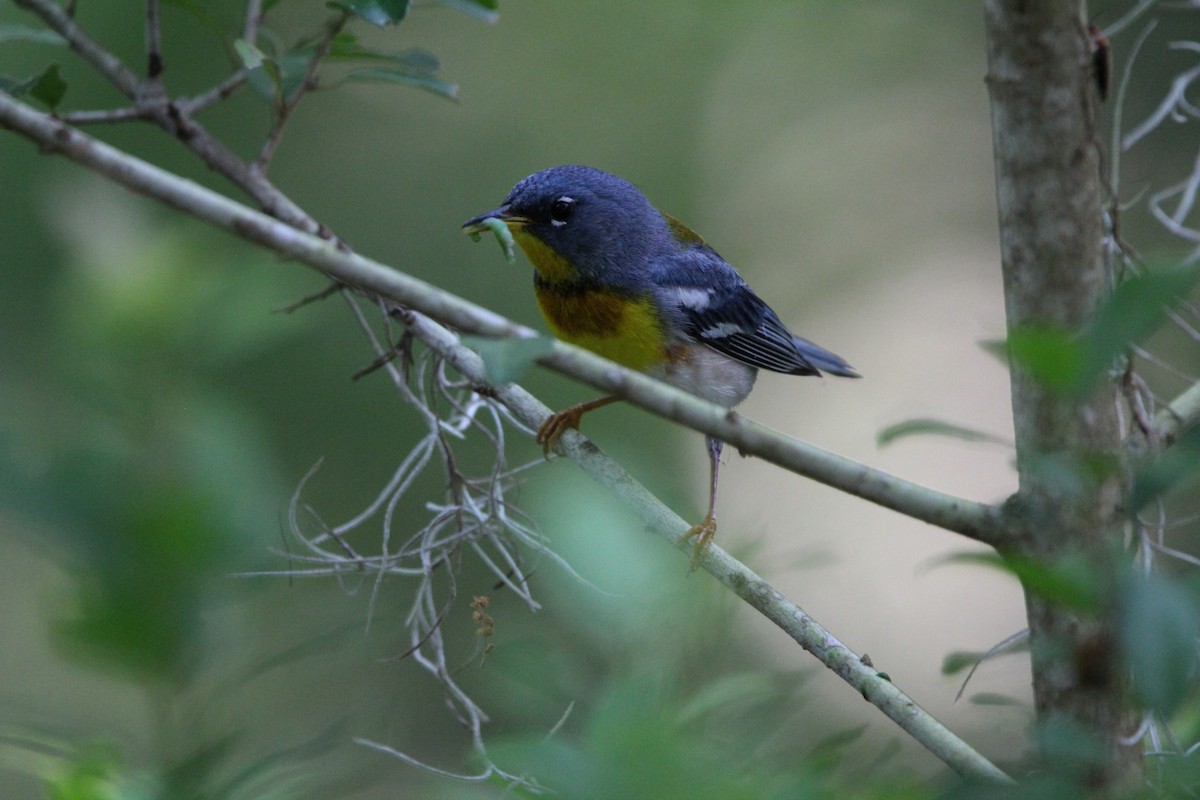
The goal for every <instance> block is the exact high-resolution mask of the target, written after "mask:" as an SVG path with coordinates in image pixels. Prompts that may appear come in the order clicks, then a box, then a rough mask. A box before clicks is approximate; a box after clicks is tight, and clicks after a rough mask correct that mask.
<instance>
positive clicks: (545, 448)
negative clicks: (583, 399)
mask: <svg viewBox="0 0 1200 800" xmlns="http://www.w3.org/2000/svg"><path fill="white" fill-rule="evenodd" d="M584 411H585V409H584V408H583V406H582V405H579V406H571V407H570V408H568V409H565V410H563V411H559V412H557V413H554V414H551V415H550V416H548V417H546V419H545V421H544V422H542V424H541V426H540V427H539V428H538V432H537V436H536V437H535V439H534V441H536V442H537V443H538V444H540V445H541V446H542V454H543V455H545V456H547V457H549V456H550V451H551V450H553V449H554V448H555V447H556V446H557V445H558V440H559V439H561V438H562V435H563V433H564V432H565V431H566V430H568V429H572V430H579V421H580V420H581V419H582V418H583V412H584Z"/></svg>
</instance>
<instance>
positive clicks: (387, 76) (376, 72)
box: [346, 67, 458, 100]
mask: <svg viewBox="0 0 1200 800" xmlns="http://www.w3.org/2000/svg"><path fill="white" fill-rule="evenodd" d="M346 80H348V81H354V82H355V83H399V84H402V85H404V86H414V87H416V88H418V89H424V90H425V91H427V92H433V93H434V94H436V95H441V96H442V97H447V98H449V99H451V100H457V99H458V85H457V84H453V83H449V82H447V81H443V80H438V79H437V78H433V77H431V76H429V75H427V74H425V73H423V72H414V71H412V70H405V69H391V68H388V67H375V68H371V69H359V70H355V71H354V72H351V73H350V74H349V75H347V76H346Z"/></svg>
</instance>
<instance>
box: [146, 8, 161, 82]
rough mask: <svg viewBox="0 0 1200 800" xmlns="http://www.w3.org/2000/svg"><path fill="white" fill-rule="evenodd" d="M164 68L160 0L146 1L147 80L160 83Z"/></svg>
mask: <svg viewBox="0 0 1200 800" xmlns="http://www.w3.org/2000/svg"><path fill="white" fill-rule="evenodd" d="M163 66H164V65H163V56H162V23H161V22H160V21H159V8H158V0H146V79H147V80H150V81H154V82H158V80H159V77H160V76H161V75H162V72H163Z"/></svg>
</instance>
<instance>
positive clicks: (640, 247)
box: [463, 166, 859, 567]
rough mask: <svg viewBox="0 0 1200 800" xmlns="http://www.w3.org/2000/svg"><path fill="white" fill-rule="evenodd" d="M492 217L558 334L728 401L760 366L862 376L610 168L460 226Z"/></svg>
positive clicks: (558, 417)
mask: <svg viewBox="0 0 1200 800" xmlns="http://www.w3.org/2000/svg"><path fill="white" fill-rule="evenodd" d="M489 220H499V221H500V222H502V223H504V225H506V226H507V228H508V229H509V230H510V231H511V232H512V235H513V238H514V239H515V240H516V242H517V244H519V245H520V246H521V249H522V250H523V251H524V252H525V255H526V256H527V257H528V258H529V261H530V263H532V264H533V268H534V275H533V286H534V291H535V292H536V293H537V300H538V305H540V306H541V309H542V314H543V315H544V316H545V318H546V322H547V324H548V325H549V326H550V330H551V331H552V332H553V333H554V335H555V336H557V337H558V338H560V339H563V340H564V341H567V342H571V343H572V344H576V345H579V346H581V347H585V348H587V349H588V350H591V351H592V352H594V353H597V354H599V355H601V356H604V357H605V358H608V359H611V360H612V361H615V362H617V363H618V364H621V365H623V366H626V367H629V368H630V369H635V370H639V371H641V372H645V373H647V374H649V375H652V376H654V377H656V378H659V379H661V380H664V381H666V382H667V383H670V384H672V385H674V386H677V387H679V388H680V389H683V390H685V391H688V392H691V393H692V394H694V395H697V396H699V397H702V398H704V399H705V400H709V401H711V402H714V403H718V404H720V405H723V406H725V407H726V408H732V407H733V406H735V405H737V404H738V403H740V402H741V401H742V400H744V399H745V398H746V396H747V395H748V394H750V389H751V388H752V387H753V386H754V379H755V377H756V376H757V375H758V370H760V369H767V370H771V371H773V372H782V373H786V374H788V375H820V374H821V373H822V372H828V373H829V374H831V375H840V376H842V377H846V378H857V377H859V374H858V373H857V372H855V371H854V369H853V368H852V367H851V366H850V365H849V364H847V363H846V362H845V360H843V359H842V358H841V357H840V356H837V355H834V354H833V353H831V352H829V351H828V350H825V349H824V348H821V347H818V346H817V345H815V344H813V343H812V342H809V341H807V340H805V339H801V338H799V337H797V336H793V335H792V333H791V332H790V331H788V329H787V328H786V327H785V326H784V324H783V322H781V321H780V319H779V316H778V315H777V314H776V313H775V312H774V311H772V310H771V308H770V306H768V305H767V304H766V303H764V302H763V301H762V300H761V299H759V297H758V295H756V294H755V293H754V291H753V290H752V289H751V288H750V287H749V286H748V285H747V284H746V282H745V281H744V280H742V276H741V275H739V274H738V273H737V270H735V269H734V268H733V267H732V266H730V265H729V263H728V262H726V261H725V259H723V258H721V256H719V255H717V252H716V251H715V250H713V249H712V248H711V247H709V246H708V244H707V243H705V241H704V239H702V238H701V237H700V236H699V235H698V234H696V233H695V232H694V231H692V230H691V229H690V228H688V227H687V226H686V225H684V224H683V223H681V222H679V221H678V220H676V219H675V218H673V217H670V216H668V215H666V214H663V213H661V212H660V211H658V210H657V209H655V208H654V206H652V205H650V201H649V200H647V199H646V197H645V196H644V195H643V194H642V193H641V192H640V191H638V190H637V188H636V187H634V186H633V184H631V183H629V182H628V181H625V180H622V179H621V178H618V177H616V176H615V175H610V174H608V173H607V172H603V171H601V170H598V169H595V168H593V167H584V166H564V167H553V168H551V169H547V170H543V171H542V172H537V173H535V174H533V175H530V176H529V177H527V178H525V179H524V180H522V181H521V182H520V183H518V184H517V185H516V186H514V187H513V190H512V191H511V192H509V194H508V197H507V198H506V199H505V201H504V204H503V205H502V206H500V207H499V208H497V209H495V210H493V211H489V212H487V213H486V214H481V215H480V216H478V217H475V218H474V219H471V220H468V221H467V222H466V223H464V224H463V232H464V233H472V234H473V233H479V232H482V231H483V230H485V229H487V227H488V225H494V224H495V223H493V222H489ZM617 399H618V398H616V397H602V398H600V399H598V400H592V401H589V402H586V403H580V404H578V405H575V406H571V407H570V408H568V409H565V410H564V411H560V412H558V413H557V414H552V415H551V416H550V417H548V418H547V419H546V421H545V422H544V423H542V426H541V428H540V429H539V430H538V434H537V441H538V442H539V443H540V444H541V445H542V447H543V449H544V451H545V452H546V453H547V454H549V452H550V450H551V449H553V447H554V446H555V444H557V442H558V439H559V437H560V436H561V435H562V433H563V431H565V430H566V429H567V428H578V427H579V421H580V418H581V417H582V416H583V415H584V414H585V413H587V412H588V411H591V410H592V409H595V408H599V407H600V406H604V405H608V404H609V403H611V402H613V401H615V400H617ZM722 446H723V443H722V442H721V441H720V440H719V439H714V438H713V437H711V436H710V437H708V455H709V465H710V476H711V481H710V484H709V498H708V514H707V515H706V516H705V518H704V520H703V521H702V522H701V523H700V524H699V525H695V526H693V527H692V529H691V530H689V531H688V532H687V534H686V535H685V538H691V537H695V539H696V544H695V550H694V552H693V559H692V563H693V567H694V566H695V564H696V562H697V561H698V559H699V557H700V555H701V553H703V551H704V549H705V548H706V547H707V546H708V544H709V542H711V541H712V538H713V536H714V535H715V534H716V531H717V522H716V500H717V473H718V471H719V470H720V466H721V448H722Z"/></svg>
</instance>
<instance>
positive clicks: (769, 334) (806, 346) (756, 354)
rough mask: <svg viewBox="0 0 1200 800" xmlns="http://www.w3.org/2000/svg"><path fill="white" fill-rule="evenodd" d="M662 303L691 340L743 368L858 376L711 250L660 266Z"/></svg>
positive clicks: (702, 249) (693, 250) (657, 272)
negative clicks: (786, 320)
mask: <svg viewBox="0 0 1200 800" xmlns="http://www.w3.org/2000/svg"><path fill="white" fill-rule="evenodd" d="M654 279H655V280H654V283H655V286H656V287H657V290H658V292H659V300H660V302H661V303H662V304H663V306H664V309H665V310H666V311H667V313H669V314H671V315H672V318H673V320H674V321H675V322H676V324H677V325H678V327H680V328H682V330H683V332H684V334H685V335H687V336H688V337H689V338H690V339H692V340H694V341H697V342H701V343H703V344H706V345H708V346H709V347H711V348H713V349H714V350H716V351H718V352H720V353H723V354H725V355H727V356H729V357H731V358H735V359H737V360H738V361H741V362H742V363H744V364H748V365H750V366H752V367H757V368H759V369H769V370H772V371H773V372H783V373H786V374H789V375H819V374H821V372H822V371H824V372H829V373H831V374H833V375H841V376H844V377H855V378H857V377H858V373H857V372H855V371H854V369H853V368H852V367H851V366H850V365H849V364H847V363H846V362H845V360H843V359H842V358H841V357H840V356H838V355H835V354H834V353H831V352H829V351H828V350H825V349H824V348H822V347H819V346H817V345H815V344H813V343H812V342H809V341H807V340H805V339H801V338H799V337H797V336H793V335H792V333H791V331H789V330H788V329H787V327H786V326H785V325H784V324H783V322H782V321H781V320H780V319H779V316H778V315H777V314H776V313H775V312H774V311H773V310H771V307H770V306H768V305H767V304H766V303H764V302H763V301H762V299H761V298H759V296H758V295H756V294H755V293H754V290H753V289H751V288H750V286H749V285H747V283H746V282H745V281H744V280H742V277H741V276H740V275H738V274H737V272H736V271H735V270H734V269H733V267H731V266H729V264H728V263H726V262H725V261H724V260H723V259H722V258H721V257H720V256H718V255H717V254H716V253H715V252H714V251H713V250H711V249H710V248H708V247H707V246H699V247H692V248H689V249H688V250H686V251H684V252H683V253H681V254H680V255H679V256H678V257H676V258H672V259H670V260H669V261H667V262H666V263H663V264H660V265H659V266H658V267H657V269H656V270H655V275H654Z"/></svg>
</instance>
